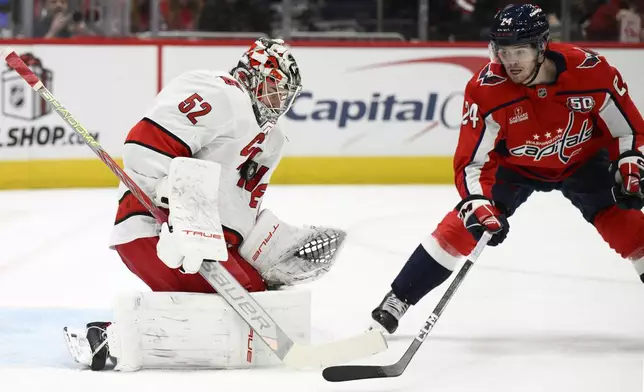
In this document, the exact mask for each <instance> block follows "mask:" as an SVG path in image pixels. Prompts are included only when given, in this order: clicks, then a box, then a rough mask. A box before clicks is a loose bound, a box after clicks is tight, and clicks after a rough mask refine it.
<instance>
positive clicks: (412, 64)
mask: <svg viewBox="0 0 644 392" xmlns="http://www.w3.org/2000/svg"><path fill="white" fill-rule="evenodd" d="M5 42H6V43H7V44H11V46H13V47H15V48H16V50H17V51H18V52H19V53H20V54H23V55H24V54H26V53H30V54H31V55H32V56H33V57H34V59H35V61H34V64H35V65H34V66H33V67H32V69H33V70H34V72H36V73H38V74H39V75H40V76H41V78H42V79H43V81H44V82H45V84H46V85H47V86H48V88H49V89H50V90H51V91H52V92H53V93H54V95H55V96H56V97H57V98H58V99H59V100H60V101H62V102H63V103H64V104H65V105H66V106H67V108H68V109H69V110H70V111H71V112H72V113H73V114H74V115H75V116H76V117H77V118H79V119H80V121H81V122H82V123H83V125H84V126H85V128H86V129H88V130H89V132H90V133H91V134H93V135H94V136H95V137H96V138H97V139H98V141H99V142H100V143H101V145H102V146H103V147H104V149H105V150H106V151H107V152H108V153H109V154H111V155H112V156H113V157H114V158H116V159H117V160H118V159H120V157H121V152H122V144H123V141H124V139H125V135H126V134H127V132H128V131H129V129H130V128H131V127H132V125H134V124H135V123H136V122H137V121H138V120H139V119H140V118H141V117H142V116H143V114H144V113H145V111H146V108H147V107H148V106H149V105H150V104H151V103H152V101H153V99H154V97H155V95H156V93H157V92H158V91H159V89H160V88H161V87H162V86H163V85H164V84H165V83H167V82H168V81H169V80H171V79H172V78H174V77H176V76H178V75H179V74H181V73H182V72H185V71H188V70H191V69H222V70H227V69H230V68H231V66H233V65H234V64H236V62H237V60H238V59H239V57H240V55H241V54H242V53H243V52H244V50H245V48H246V46H247V43H246V42H240V41H238V42H211V41H208V42H180V43H177V42H173V41H135V40H93V41H83V42H81V43H75V44H69V43H68V42H66V41H53V42H48V43H46V44H45V43H43V42H41V41H22V42H8V41H5ZM25 42H26V43H28V44H27V45H25ZM249 43H250V42H249ZM308 45H311V44H308ZM308 45H301V44H297V43H296V44H294V48H293V53H294V55H295V57H296V59H297V61H298V63H299V64H300V67H301V72H302V77H303V84H304V89H303V92H302V94H301V96H300V97H299V99H298V100H297V101H296V103H295V105H294V106H293V108H292V110H291V112H289V113H288V115H287V116H286V117H285V118H283V119H282V120H281V126H282V127H284V129H285V130H286V132H287V134H288V138H289V144H288V145H287V147H286V157H285V159H284V160H283V162H282V163H281V165H280V167H279V168H278V169H277V171H276V173H275V175H274V177H273V182H274V183H282V184H328V183H356V184H360V183H450V182H451V181H452V166H451V155H452V153H453V151H454V147H455V145H456V142H457V138H458V128H459V125H460V122H461V107H462V103H463V88H464V86H465V84H466V83H467V81H468V80H469V79H470V78H471V77H472V75H473V74H474V73H475V72H476V71H477V70H478V69H479V68H480V67H481V66H482V65H484V64H485V63H486V62H487V61H488V57H487V56H488V55H487V48H485V47H484V46H483V45H481V44H469V45H467V44H466V45H461V46H455V45H445V44H442V45H437V44H434V45H431V46H427V45H414V44H377V45H371V46H356V45H347V44H346V43H337V42H336V43H333V42H330V43H316V44H315V45H313V46H308ZM591 46H592V47H593V48H595V49H597V50H598V51H600V52H601V53H602V54H604V55H605V56H606V57H607V59H608V60H609V61H610V62H611V63H612V64H613V65H615V66H617V67H618V68H619V69H620V71H621V72H622V74H623V77H624V79H625V81H626V82H627V83H628V84H629V86H639V85H641V81H642V80H641V79H642V76H641V72H640V70H641V68H642V66H643V65H644V50H643V49H644V46H643V47H638V46H630V47H606V46H602V47H598V45H591ZM0 84H1V86H0V90H1V97H2V98H1V101H0V104H1V108H0V113H1V117H0V188H24V187H29V188H49V187H95V186H112V185H115V184H116V180H115V179H114V177H113V176H112V175H111V173H110V172H109V171H108V170H107V169H106V168H104V167H103V165H102V163H100V162H99V161H98V160H97V159H96V158H95V156H94V155H93V152H92V151H91V150H90V149H89V148H87V147H86V146H85V145H84V144H83V143H82V141H81V140H80V139H79V138H78V137H77V136H76V134H75V133H74V132H73V130H72V129H71V128H69V127H67V126H65V125H64V124H63V121H62V120H61V119H60V118H59V117H58V116H57V115H56V114H55V113H52V112H51V110H50V109H49V108H48V107H47V106H46V105H44V104H43V103H42V101H41V100H40V99H39V97H38V96H37V95H36V94H35V93H33V92H32V91H30V90H29V89H28V87H27V85H26V84H25V83H24V82H23V81H22V80H21V79H19V78H18V77H17V75H16V74H15V73H14V72H13V71H10V70H8V69H7V68H6V67H3V70H2V76H1V80H0ZM630 94H631V96H632V97H633V99H634V101H635V103H636V104H638V105H639V106H641V105H644V90H642V89H639V88H633V89H632V90H631V91H630Z"/></svg>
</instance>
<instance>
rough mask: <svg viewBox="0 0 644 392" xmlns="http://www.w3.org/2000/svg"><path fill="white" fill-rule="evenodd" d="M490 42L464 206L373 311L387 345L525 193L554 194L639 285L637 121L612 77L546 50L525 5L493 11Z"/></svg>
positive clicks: (590, 63)
mask: <svg viewBox="0 0 644 392" xmlns="http://www.w3.org/2000/svg"><path fill="white" fill-rule="evenodd" d="M490 35H491V42H490V45H489V48H490V57H491V62H490V63H489V64H487V65H486V66H485V67H483V69H482V70H481V71H480V72H478V73H476V74H475V75H474V76H473V77H472V79H471V80H470V81H469V82H468V84H467V86H466V88H465V98H464V108H463V117H462V122H461V130H460V135H459V140H458V146H457V148H456V153H455V156H454V176H455V183H456V187H457V189H458V192H459V194H460V196H461V198H462V200H461V201H460V202H459V203H458V204H457V205H456V207H455V209H454V210H453V211H450V212H449V213H448V214H447V215H446V216H445V217H444V218H443V220H442V221H441V222H440V223H439V224H438V227H437V228H436V230H435V231H434V232H433V233H432V235H431V236H429V237H428V238H427V239H425V240H424V241H422V242H421V244H420V245H419V246H418V248H416V250H415V251H414V252H413V253H412V255H411V256H410V258H409V260H408V261H407V263H406V264H405V266H404V267H403V268H402V270H401V271H400V273H399V275H398V276H397V277H396V279H395V280H394V281H393V283H392V285H391V291H390V292H389V293H388V294H387V295H386V296H385V298H384V299H383V301H382V303H381V304H380V305H379V306H378V307H377V308H376V309H374V310H373V312H372V318H373V319H374V320H375V322H376V323H377V324H376V327H378V328H380V327H382V328H384V329H385V330H387V331H388V332H389V333H393V332H394V331H395V330H396V328H397V327H398V322H399V320H400V318H401V317H402V316H403V315H404V313H405V312H406V311H407V309H408V308H409V306H410V305H414V304H416V303H417V302H418V301H419V300H420V299H421V298H423V297H424V296H425V295H426V294H427V293H429V292H430V291H431V290H432V289H434V288H435V287H436V286H438V285H440V284H441V283H443V282H444V281H445V280H446V279H447V278H448V277H449V276H450V274H451V273H452V271H453V269H454V268H455V265H456V262H457V260H458V259H459V258H460V257H463V256H466V255H468V254H469V253H470V252H471V251H472V249H473V248H474V245H475V244H476V242H477V240H478V239H480V237H481V235H482V233H483V232H484V231H489V232H490V233H492V234H493V236H492V238H491V240H490V242H489V245H490V246H496V245H499V244H501V243H502V242H503V241H504V240H505V238H506V236H507V235H508V231H509V229H510V224H509V218H510V217H511V216H512V215H513V214H514V212H515V211H516V209H517V208H518V207H519V206H520V205H521V204H523V203H524V202H525V201H526V200H527V199H528V198H529V196H530V195H531V194H532V193H533V192H535V191H536V192H550V191H554V190H557V191H560V192H561V193H562V195H563V196H564V197H566V198H567V199H569V200H570V201H571V202H572V204H573V205H574V206H575V207H577V209H578V210H579V212H580V213H581V216H582V217H583V219H585V220H586V221H588V222H589V223H590V224H592V225H593V226H595V228H596V229H597V231H598V232H599V234H600V235H601V236H602V238H603V239H604V240H605V241H606V242H607V243H608V245H609V246H610V247H611V248H612V249H614V250H615V251H616V252H617V253H619V254H620V255H621V256H622V257H624V258H626V259H628V260H630V261H631V262H632V263H633V265H634V267H635V270H636V271H637V273H638V274H639V275H640V277H641V278H642V280H643V281H644V214H642V212H641V211H640V210H641V209H642V207H643V206H644V199H643V193H642V172H643V169H644V156H643V155H642V151H644V121H643V120H642V116H641V114H640V113H639V111H638V110H637V108H636V107H635V105H634V104H633V101H632V100H631V98H630V97H629V90H628V87H627V85H626V83H625V82H624V80H623V79H622V76H621V75H620V73H619V71H618V70H617V69H616V68H614V67H612V66H611V65H610V64H609V63H608V62H607V61H606V59H605V58H604V57H603V56H601V55H599V54H597V53H595V52H594V51H592V50H588V49H585V48H581V47H577V46H574V45H569V44H561V43H550V42H549V40H548V36H549V25H548V21H547V18H546V15H545V14H544V12H543V11H542V10H541V9H540V8H539V7H537V6H534V5H530V4H522V5H508V6H507V7H505V8H504V9H503V10H501V11H499V12H498V13H497V14H496V16H495V17H494V21H493V25H492V28H491V34H490ZM623 227H628V228H629V229H628V230H627V231H624V230H622V228H623Z"/></svg>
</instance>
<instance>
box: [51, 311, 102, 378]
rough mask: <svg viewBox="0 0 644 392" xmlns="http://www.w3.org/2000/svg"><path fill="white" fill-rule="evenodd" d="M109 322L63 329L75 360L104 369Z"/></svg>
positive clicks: (93, 368) (91, 366)
mask: <svg viewBox="0 0 644 392" xmlns="http://www.w3.org/2000/svg"><path fill="white" fill-rule="evenodd" d="M109 325H110V323H107V322H100V321H99V322H93V323H89V324H87V328H86V329H74V328H67V327H65V328H64V329H63V331H64V334H65V341H66V342H67V348H69V352H70V354H71V355H72V358H74V361H76V362H78V363H80V364H83V365H87V366H89V367H90V369H92V370H103V369H104V368H105V363H106V362H107V357H108V356H109V348H108V346H107V333H106V331H105V330H106V328H107V327H108V326H109Z"/></svg>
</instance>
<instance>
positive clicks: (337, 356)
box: [284, 330, 387, 368]
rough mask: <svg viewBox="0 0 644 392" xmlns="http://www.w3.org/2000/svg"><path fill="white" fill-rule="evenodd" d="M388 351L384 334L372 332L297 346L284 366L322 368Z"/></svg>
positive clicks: (285, 359)
mask: <svg viewBox="0 0 644 392" xmlns="http://www.w3.org/2000/svg"><path fill="white" fill-rule="evenodd" d="M386 349H387V341H386V340H385V337H384V336H382V333H380V332H379V331H376V330H371V331H368V332H365V333H363V334H360V335H357V336H353V337H350V338H348V339H343V340H339V341H337V342H333V343H326V344H321V345H316V346H306V345H299V344H295V345H294V346H293V347H292V348H291V350H290V351H289V352H288V354H287V355H286V357H285V358H284V364H286V365H287V366H290V367H295V368H305V367H309V368H312V367H315V368H320V367H326V366H331V365H335V364H338V363H345V362H351V361H355V360H356V359H360V358H365V357H369V356H371V355H374V354H378V353H379V352H382V351H385V350H386Z"/></svg>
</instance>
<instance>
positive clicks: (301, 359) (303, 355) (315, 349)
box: [0, 47, 387, 367]
mask: <svg viewBox="0 0 644 392" xmlns="http://www.w3.org/2000/svg"><path fill="white" fill-rule="evenodd" d="M0 56H1V57H2V59H3V60H5V61H6V62H7V64H8V65H9V66H10V67H11V68H13V69H14V70H15V71H16V72H17V73H18V74H19V75H20V76H21V77H22V79H24V80H25V82H27V83H28V84H29V86H31V88H33V89H34V90H35V91H36V92H37V93H38V94H39V95H40V96H41V97H42V99H44V100H45V101H46V102H47V103H48V104H50V105H51V106H52V107H53V109H54V111H55V112H56V113H57V114H58V115H59V116H60V117H61V118H62V119H63V120H64V121H65V122H66V123H67V124H68V125H69V126H70V127H72V129H74V131H75V132H76V133H78V134H79V135H80V136H81V137H82V138H83V140H84V141H85V143H86V144H87V145H88V146H89V147H90V148H91V149H92V151H94V153H96V155H97V156H98V157H99V158H100V159H101V161H103V163H105V165H107V167H109V169H110V170H111V171H112V173H114V175H116V177H118V179H119V180H120V181H121V182H123V184H125V186H126V187H127V188H128V189H129V190H130V191H131V192H132V194H133V195H134V196H135V197H136V198H137V200H139V201H140V202H141V204H143V206H145V208H146V209H147V210H148V211H150V213H151V214H152V216H153V217H154V218H155V219H156V221H157V222H159V223H165V222H167V221H168V215H167V214H166V213H165V212H164V211H163V210H161V209H160V208H159V207H157V206H156V205H155V204H154V203H153V202H152V200H151V199H150V197H149V196H148V195H147V194H145V192H144V191H143V190H142V189H141V188H140V187H139V186H138V185H137V184H136V183H135V182H134V181H133V180H132V179H131V178H130V177H129V176H128V175H127V174H126V173H125V172H124V171H123V169H121V167H120V166H119V165H118V164H117V163H116V162H115V161H114V160H113V159H112V157H111V156H110V155H109V154H108V153H107V152H106V151H105V150H104V149H103V147H102V146H101V145H100V144H99V143H98V142H97V141H96V140H95V139H94V138H93V137H92V136H91V135H90V134H89V132H88V131H87V130H86V129H85V127H83V125H81V123H80V122H79V121H78V120H77V119H76V117H75V116H74V115H73V114H72V113H71V112H70V111H69V110H67V109H66V108H65V106H64V105H63V104H62V103H61V102H60V101H59V100H58V99H56V97H54V95H53V94H52V93H51V92H50V91H49V90H48V89H47V88H46V87H45V86H44V85H43V83H42V81H41V80H40V79H39V78H38V76H37V75H36V74H34V73H33V72H32V71H31V69H29V67H28V66H27V65H26V64H25V62H24V61H22V59H21V58H20V56H18V54H17V53H16V52H15V51H14V50H13V48H10V47H6V48H4V49H3V50H2V52H1V53H0ZM199 273H200V274H201V276H203V277H204V279H206V281H208V283H209V284H210V285H211V286H212V287H213V288H214V289H215V290H216V291H217V293H218V294H219V295H221V297H223V298H224V300H225V301H226V302H228V304H229V305H230V306H231V307H232V308H233V309H234V310H235V311H236V312H237V314H239V316H240V317H241V318H242V319H243V320H244V321H245V322H246V323H247V324H248V325H249V326H250V327H251V328H252V329H253V330H254V331H255V332H256V333H257V334H258V335H259V336H260V337H261V339H262V340H263V341H264V342H265V343H266V344H267V345H268V347H270V348H271V350H272V351H273V352H274V353H275V355H277V357H279V358H280V359H281V360H282V361H283V362H284V364H286V365H287V366H291V367H323V366H328V365H331V364H334V363H342V362H348V361H352V360H355V359H358V358H360V357H366V356H369V355H373V354H376V353H378V352H381V351H384V350H385V349H386V348H387V343H386V341H385V339H384V337H383V336H382V334H381V333H380V332H377V331H367V332H364V333H362V334H360V335H356V336H353V337H350V338H347V339H344V340H340V341H336V342H333V343H327V344H322V345H316V346H309V345H302V344H298V343H295V342H294V341H293V340H292V339H291V338H290V337H289V336H288V335H287V334H286V333H285V332H284V331H283V330H282V328H280V326H279V325H278V324H277V323H276V322H275V321H274V320H273V318H272V317H271V316H270V315H269V314H268V313H267V312H266V311H265V310H264V309H263V308H262V307H261V306H260V305H259V303H257V301H256V300H255V299H254V298H253V297H252V296H251V295H250V294H249V293H248V291H246V290H245V289H244V288H243V287H242V286H241V285H240V284H239V282H237V280H235V278H234V277H233V276H232V275H231V274H230V273H229V272H228V270H227V269H226V268H224V267H223V266H222V265H221V263H219V262H216V261H211V262H208V263H203V264H202V266H201V269H200V270H199Z"/></svg>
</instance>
